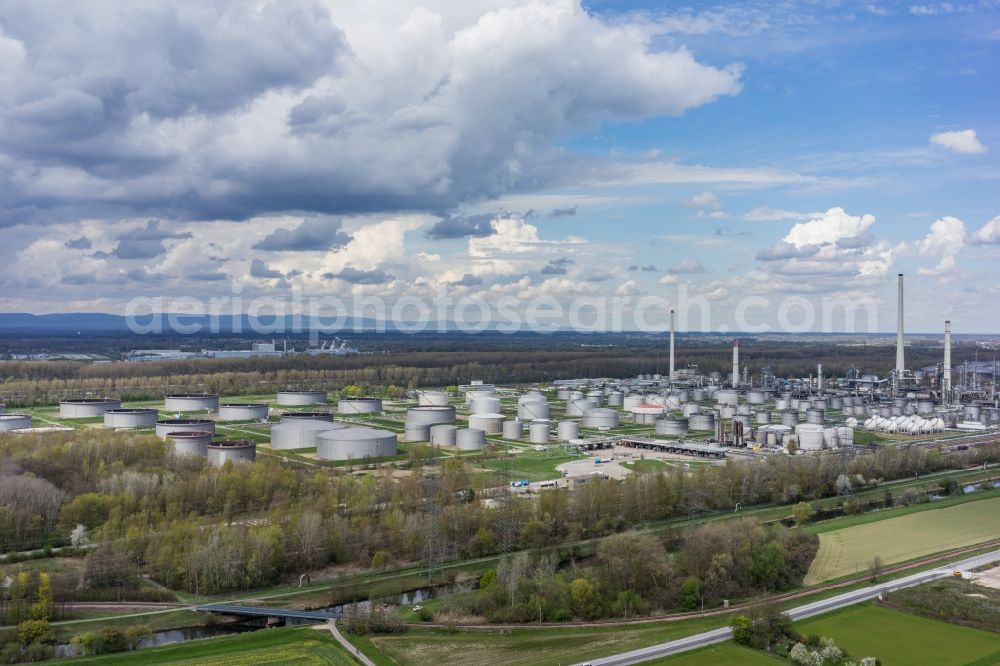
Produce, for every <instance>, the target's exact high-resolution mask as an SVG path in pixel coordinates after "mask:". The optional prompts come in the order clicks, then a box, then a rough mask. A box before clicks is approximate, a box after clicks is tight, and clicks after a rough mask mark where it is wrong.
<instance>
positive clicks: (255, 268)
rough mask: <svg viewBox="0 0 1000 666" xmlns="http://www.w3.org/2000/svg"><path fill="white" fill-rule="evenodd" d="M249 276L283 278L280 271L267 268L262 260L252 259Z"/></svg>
mask: <svg viewBox="0 0 1000 666" xmlns="http://www.w3.org/2000/svg"><path fill="white" fill-rule="evenodd" d="M250 276H251V277H255V278H280V277H283V276H282V274H281V271H276V270H274V269H273V268H271V267H269V266H268V265H267V264H265V263H264V261H263V260H262V259H254V260H253V261H251V262H250Z"/></svg>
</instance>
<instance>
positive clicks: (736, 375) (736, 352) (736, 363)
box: [733, 338, 740, 388]
mask: <svg viewBox="0 0 1000 666" xmlns="http://www.w3.org/2000/svg"><path fill="white" fill-rule="evenodd" d="M739 383H740V341H739V340H737V339H735V338H733V388H736V386H737V385H738V384H739Z"/></svg>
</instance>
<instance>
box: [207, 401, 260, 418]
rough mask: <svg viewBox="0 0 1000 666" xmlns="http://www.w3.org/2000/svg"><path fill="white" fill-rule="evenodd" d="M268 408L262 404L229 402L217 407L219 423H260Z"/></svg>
mask: <svg viewBox="0 0 1000 666" xmlns="http://www.w3.org/2000/svg"><path fill="white" fill-rule="evenodd" d="M267 411H268V407H267V404H266V403H263V402H230V403H228V404H225V405H219V420H220V421H260V420H261V419H266V418H267Z"/></svg>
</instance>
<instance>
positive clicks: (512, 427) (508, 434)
mask: <svg viewBox="0 0 1000 666" xmlns="http://www.w3.org/2000/svg"><path fill="white" fill-rule="evenodd" d="M522 437H524V423H522V422H521V421H504V422H503V438H504V439H521V438H522Z"/></svg>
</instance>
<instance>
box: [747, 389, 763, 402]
mask: <svg viewBox="0 0 1000 666" xmlns="http://www.w3.org/2000/svg"><path fill="white" fill-rule="evenodd" d="M747 402H748V403H750V404H751V405H763V404H764V403H765V402H767V400H766V399H765V398H764V392H763V391H747Z"/></svg>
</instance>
